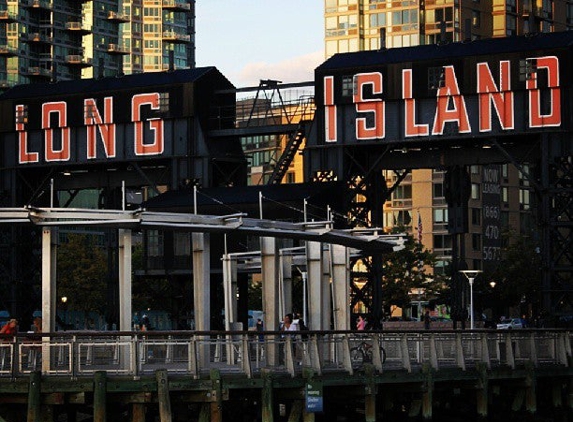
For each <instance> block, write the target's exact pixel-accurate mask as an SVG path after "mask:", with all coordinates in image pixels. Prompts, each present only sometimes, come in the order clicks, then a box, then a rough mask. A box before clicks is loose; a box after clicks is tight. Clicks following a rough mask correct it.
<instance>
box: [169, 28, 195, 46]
mask: <svg viewBox="0 0 573 422" xmlns="http://www.w3.org/2000/svg"><path fill="white" fill-rule="evenodd" d="M163 41H165V42H171V43H174V44H186V43H189V42H191V35H189V34H179V33H177V32H175V31H164V32H163Z"/></svg>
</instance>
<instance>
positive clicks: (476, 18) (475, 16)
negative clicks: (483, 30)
mask: <svg viewBox="0 0 573 422" xmlns="http://www.w3.org/2000/svg"><path fill="white" fill-rule="evenodd" d="M480 22H481V20H480V14H479V11H478V10H472V28H479V27H480Z"/></svg>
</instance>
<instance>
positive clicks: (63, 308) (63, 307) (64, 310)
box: [62, 296, 68, 331]
mask: <svg viewBox="0 0 573 422" xmlns="http://www.w3.org/2000/svg"><path fill="white" fill-rule="evenodd" d="M67 302H68V298H67V296H62V311H63V313H64V315H63V320H64V331H66V325H67V323H68V322H67V321H66V320H67V316H68V315H67V313H68V312H67V309H66V303H67Z"/></svg>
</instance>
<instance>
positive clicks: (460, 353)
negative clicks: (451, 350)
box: [456, 333, 466, 371]
mask: <svg viewBox="0 0 573 422" xmlns="http://www.w3.org/2000/svg"><path fill="white" fill-rule="evenodd" d="M456 364H457V365H458V367H460V368H461V369H462V371H465V370H466V360H465V357H464V347H463V344H462V333H456Z"/></svg>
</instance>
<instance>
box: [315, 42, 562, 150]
mask: <svg viewBox="0 0 573 422" xmlns="http://www.w3.org/2000/svg"><path fill="white" fill-rule="evenodd" d="M564 37H566V38H567V40H566V41H567V43H566V45H562V46H559V45H558V44H559V43H558V42H556V43H554V44H553V45H552V46H551V48H545V46H544V44H547V43H550V42H548V41H546V40H545V39H541V38H540V39H541V40H542V41H543V43H541V42H540V41H539V39H536V40H526V39H517V40H515V41H514V43H513V44H511V43H510V41H507V42H506V41H502V44H503V43H504V42H505V43H506V44H504V45H501V46H500V43H499V42H497V40H493V41H492V42H483V41H481V42H480V43H481V44H477V43H476V44H472V43H469V44H467V45H456V46H450V47H440V46H419V47H409V48H402V49H396V50H395V51H394V50H387V51H370V52H360V53H349V54H343V55H337V56H334V57H333V58H331V59H329V60H328V61H326V62H325V63H324V64H323V65H322V66H320V67H319V68H318V69H317V70H316V90H317V106H318V109H319V119H320V128H321V132H322V135H323V136H322V138H321V139H322V142H324V143H325V144H350V143H388V144H391V143H397V142H401V143H408V142H420V141H424V140H431V139H436V140H437V139H447V138H458V139H467V138H483V137H488V136H490V137H491V136H495V137H497V136H507V135H509V136H511V135H519V134H521V133H531V132H532V131H538V132H542V131H546V130H548V128H551V130H554V131H561V130H568V129H569V120H570V119H568V118H567V117H565V116H564V111H567V110H569V109H570V108H569V106H568V103H569V101H570V99H569V96H570V94H569V85H570V79H571V77H570V74H571V63H572V61H571V59H572V55H571V47H570V43H571V42H572V40H571V36H570V35H565V36H564ZM496 42H497V44H496ZM536 43H537V44H536ZM460 44H461V43H460ZM538 44H542V45H541V46H540V45H538ZM490 45H491V46H492V51H491V52H490V53H489V54H488V51H487V47H488V46H490ZM504 47H507V48H506V51H504ZM473 49H475V50H476V51H475V52H473V51H472V50H473ZM472 52H473V53H474V54H472ZM319 143H320V142H319Z"/></svg>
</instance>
